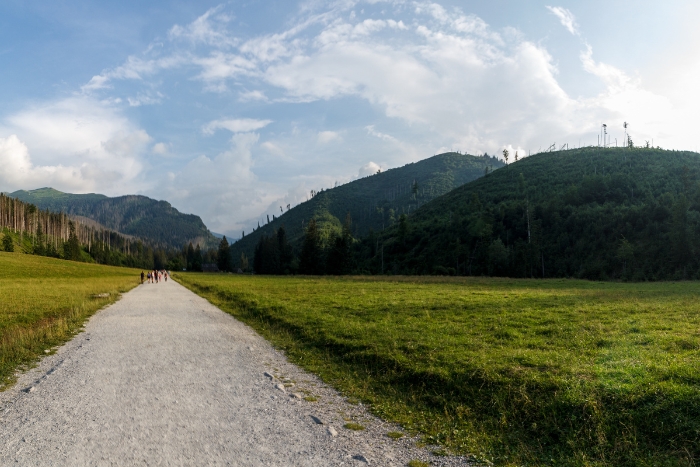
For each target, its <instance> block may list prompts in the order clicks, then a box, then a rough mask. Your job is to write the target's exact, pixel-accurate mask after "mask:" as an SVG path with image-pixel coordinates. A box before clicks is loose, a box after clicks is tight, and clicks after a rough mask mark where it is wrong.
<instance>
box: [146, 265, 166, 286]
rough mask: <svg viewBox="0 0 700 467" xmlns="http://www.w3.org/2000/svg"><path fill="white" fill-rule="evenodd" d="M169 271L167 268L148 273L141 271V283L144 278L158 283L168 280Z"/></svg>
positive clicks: (149, 281)
mask: <svg viewBox="0 0 700 467" xmlns="http://www.w3.org/2000/svg"><path fill="white" fill-rule="evenodd" d="M168 275H169V274H168V271H166V270H165V269H162V270H160V271H156V270H153V271H148V274H146V273H144V272H143V271H141V283H142V284H143V281H144V280H148V283H149V284H157V283H158V282H160V281H163V280H164V281H165V282H168Z"/></svg>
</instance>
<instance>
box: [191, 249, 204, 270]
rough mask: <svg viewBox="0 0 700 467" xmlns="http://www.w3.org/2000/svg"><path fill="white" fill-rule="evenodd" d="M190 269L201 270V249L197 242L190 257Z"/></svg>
mask: <svg viewBox="0 0 700 467" xmlns="http://www.w3.org/2000/svg"><path fill="white" fill-rule="evenodd" d="M192 270H193V271H200V272H201V271H202V249H201V248H200V247H199V244H197V248H195V249H194V255H193V259H192Z"/></svg>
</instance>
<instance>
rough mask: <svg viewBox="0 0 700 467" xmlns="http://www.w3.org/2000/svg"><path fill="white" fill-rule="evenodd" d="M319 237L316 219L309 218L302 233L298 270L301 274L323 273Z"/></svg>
mask: <svg viewBox="0 0 700 467" xmlns="http://www.w3.org/2000/svg"><path fill="white" fill-rule="evenodd" d="M322 261H323V260H322V251H321V238H320V234H319V231H318V226H317V225H316V219H311V221H310V222H309V225H308V227H307V228H306V232H305V233H304V244H303V246H302V248H301V256H300V257H299V271H300V272H301V273H302V274H323V269H324V268H323V266H324V264H323V262H322Z"/></svg>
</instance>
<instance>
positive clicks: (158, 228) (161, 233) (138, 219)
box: [9, 188, 218, 248]
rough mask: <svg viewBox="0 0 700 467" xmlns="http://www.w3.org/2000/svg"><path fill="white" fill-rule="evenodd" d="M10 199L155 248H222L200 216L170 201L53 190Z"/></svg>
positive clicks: (30, 192) (23, 194) (47, 189)
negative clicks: (90, 223) (99, 226)
mask: <svg viewBox="0 0 700 467" xmlns="http://www.w3.org/2000/svg"><path fill="white" fill-rule="evenodd" d="M9 196H11V197H13V198H17V199H19V200H21V201H25V202H27V203H32V204H34V205H36V206H37V207H38V208H39V209H48V210H50V211H53V212H65V213H66V214H69V215H72V216H84V217H87V218H89V219H93V220H95V221H97V222H99V223H100V224H102V225H103V226H105V227H107V228H109V229H113V230H116V231H118V232H121V233H124V234H128V235H133V236H135V237H139V238H142V239H144V240H146V241H148V242H149V243H150V244H152V245H153V246H160V247H174V248H181V247H182V246H184V245H186V244H187V243H188V242H190V241H191V242H193V243H195V244H197V243H199V244H201V245H202V247H211V246H215V245H217V244H218V241H217V239H216V238H215V237H214V236H213V235H212V234H211V232H209V230H208V229H207V227H206V226H205V225H204V223H203V222H202V219H200V218H199V216H196V215H194V214H183V213H181V212H179V211H178V210H177V209H175V208H173V207H172V206H171V205H170V204H169V203H168V202H166V201H156V200H154V199H151V198H147V197H145V196H138V195H127V196H119V197H115V198H109V197H107V196H104V195H100V194H94V193H90V194H82V195H76V194H71V193H63V192H60V191H58V190H54V189H53V188H40V189H38V190H30V191H24V190H20V191H15V192H14V193H10V194H9Z"/></svg>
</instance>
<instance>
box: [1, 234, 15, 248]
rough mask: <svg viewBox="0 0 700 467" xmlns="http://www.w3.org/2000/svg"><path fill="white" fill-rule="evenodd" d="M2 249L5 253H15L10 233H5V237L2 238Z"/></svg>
mask: <svg viewBox="0 0 700 467" xmlns="http://www.w3.org/2000/svg"><path fill="white" fill-rule="evenodd" d="M2 249H3V250H4V251H7V252H13V251H15V243H14V242H13V241H12V237H11V236H10V232H5V235H4V236H3V237H2Z"/></svg>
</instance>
